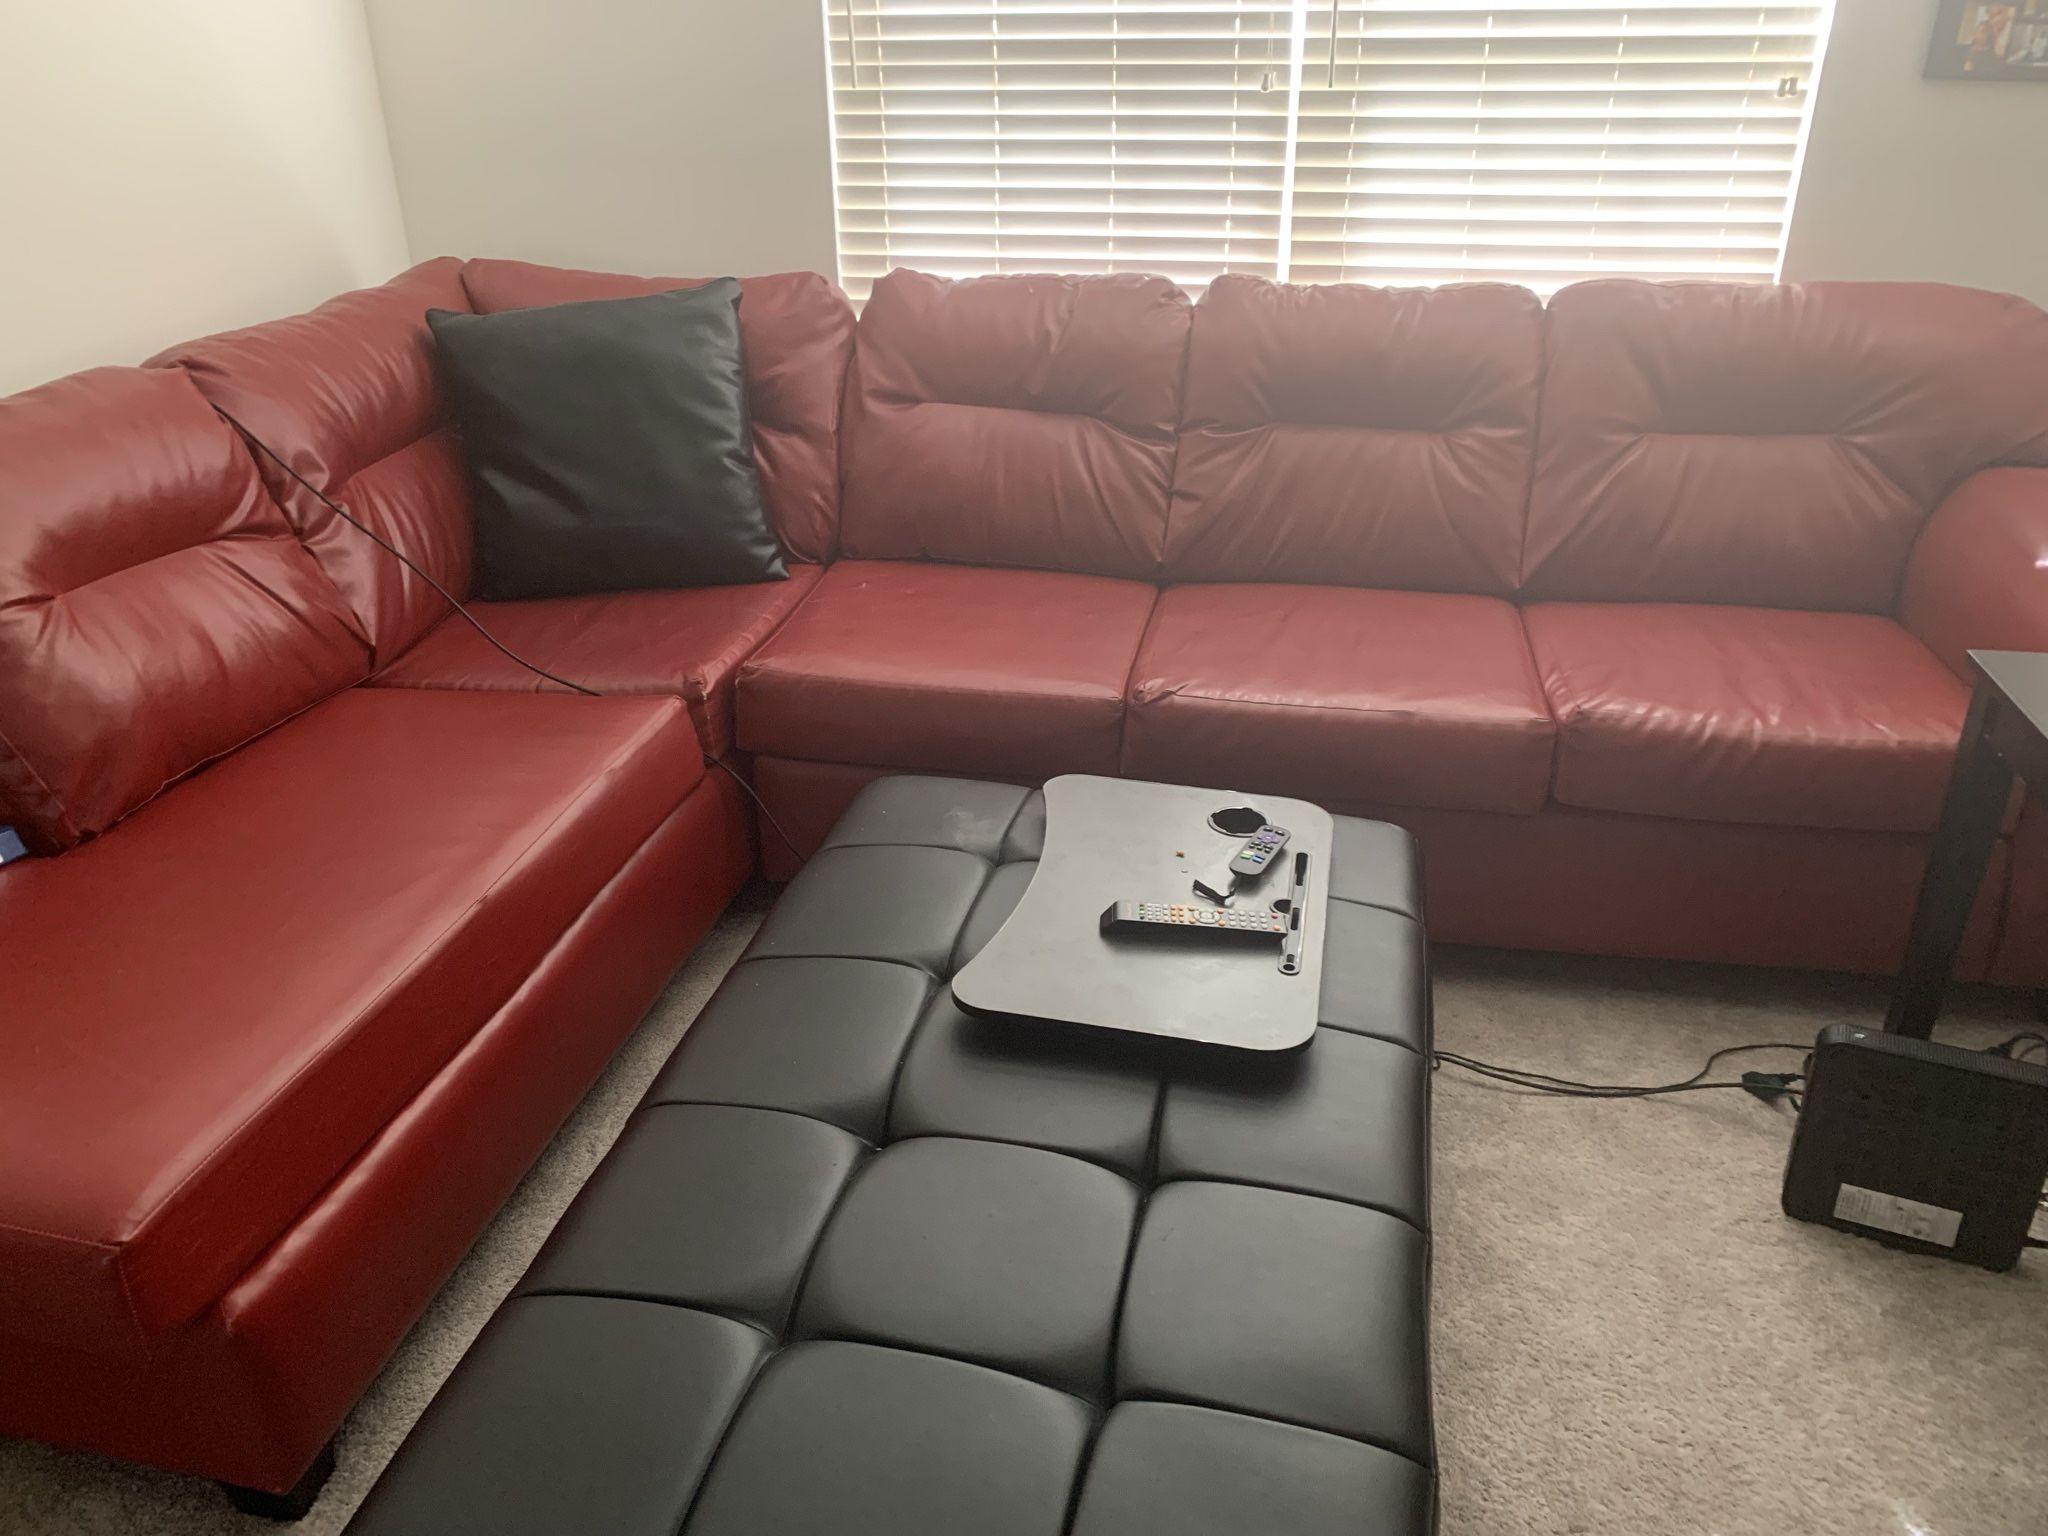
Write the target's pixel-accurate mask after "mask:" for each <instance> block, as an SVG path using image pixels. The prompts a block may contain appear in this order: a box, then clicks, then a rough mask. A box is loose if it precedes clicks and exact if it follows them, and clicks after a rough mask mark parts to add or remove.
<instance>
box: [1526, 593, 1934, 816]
mask: <svg viewBox="0 0 2048 1536" xmlns="http://www.w3.org/2000/svg"><path fill="white" fill-rule="evenodd" d="M1523 619H1524V622H1525V623H1526V624H1527V625H1528V628H1529V643H1530V645H1531V647H1532V648H1533V649H1534V651H1535V654H1536V665H1537V669H1538V671H1539V672H1540V673H1541V674H1542V677H1543V686H1544V689H1545V691H1546V692H1547V693H1548V695H1549V698H1550V707H1551V709H1552V711H1553V712H1554V713H1555V714H1556V716H1557V721H1558V745H1557V780H1556V787H1555V790H1554V794H1555V796H1556V798H1557V799H1558V800H1559V801H1560V802H1562V803H1563V804H1565V805H1576V806H1583V807H1585V808H1586V809H1588V810H1600V811H1635V812H1639V813H1641V814H1644V815H1649V816H1676V817H1681V818H1686V819H1691V820H1699V821H1741V822H1762V823H1768V824H1778V825H1785V826H1802V827H1829V828H1864V829H1868V830H1871V831H1878V832H1920V831H1925V830H1927V829H1929V828H1931V827H1932V826H1933V825H1934V822H1935V818H1936V816H1937V815H1938V813H1939V811H1940V808H1941V796H1942V791H1943V790H1944V789H1945V788H1946V786H1947V784H1948V775H1949V768H1950V765H1951V761H1952V760H1953V758H1954V756H1955V748H1956V739H1957V737H1958V736H1959V735H1960V734H1961V732H1962V725H1963V713H1964V711H1965V709H1966V708H1967V706H1968V704H1969V690H1968V689H1967V688H1966V687H1965V686H1964V685H1963V684H1962V683H1961V682H1960V681H1958V680H1957V678H1956V676H1955V674H1954V673H1952V672H1951V671H1949V669H1948V668H1947V667H1945V666H1943V665H1942V664H1941V662H1940V661H1939V660H1937V659H1936V658H1935V656H1934V654H1933V653H1932V652H1931V651H1929V650H1928V649H1927V648H1926V647H1925V646H1924V645H1922V644H1921V643H1920V642H1919V641H1918V640H1915V639H1914V638H1913V637H1912V636H1911V635H1909V634H1907V633H1906V632H1905V631H1904V630H1903V629H1901V628H1899V626H1898V625H1897V624H1895V623H1893V622H1892V621H1891V620H1890V619H1886V618H1880V617H1878V616H1876V615H1874V614H1857V613H1797V612H1788V611H1782V610H1777V609H1761V608H1722V607H1694V606H1688V605H1682V604H1669V605H1640V604H1604V603H1592V604H1578V603H1539V604H1536V605H1534V606H1532V607H1530V608H1529V609H1527V610H1526V612H1525V613H1524V615H1523Z"/></svg>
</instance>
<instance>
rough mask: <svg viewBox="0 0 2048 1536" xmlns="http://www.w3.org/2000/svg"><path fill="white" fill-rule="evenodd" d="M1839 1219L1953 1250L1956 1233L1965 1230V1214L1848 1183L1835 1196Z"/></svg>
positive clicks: (1836, 1217) (1836, 1216)
mask: <svg viewBox="0 0 2048 1536" xmlns="http://www.w3.org/2000/svg"><path fill="white" fill-rule="evenodd" d="M1835 1220H1837V1221H1853V1222H1855V1223H1856V1225H1857V1226H1859V1227H1875V1228H1876V1229H1877V1230H1878V1231H1880V1232H1893V1233H1896V1234H1897V1235H1898V1236H1900V1237H1910V1238H1912V1239H1914V1240H1915V1241H1916V1242H1922V1243H1939V1244H1940V1245H1941V1246H1942V1247H1944V1248H1953V1247H1955V1245H1956V1233H1957V1232H1958V1231H1960V1230H1961V1229H1962V1225H1963V1213H1962V1212H1961V1211H1951V1210H1948V1209H1947V1208H1946V1207H1943V1206H1939V1205H1928V1204H1925V1203H1924V1202H1922V1201H1919V1200H1902V1199H1900V1198H1899V1197H1898V1196H1897V1195H1888V1194H1886V1193H1884V1191H1882V1190H1878V1189H1864V1188H1863V1187H1862V1186H1861V1185H1857V1184H1844V1185H1843V1186H1842V1188H1841V1190H1840V1192H1839V1193H1837V1194H1836V1196H1835Z"/></svg>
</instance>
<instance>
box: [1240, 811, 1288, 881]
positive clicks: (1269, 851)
mask: <svg viewBox="0 0 2048 1536" xmlns="http://www.w3.org/2000/svg"><path fill="white" fill-rule="evenodd" d="M1286 846H1287V829H1286V828H1285V827H1276V826H1274V825H1273V824H1272V823H1271V822H1268V823H1266V825H1265V826H1263V827H1261V828H1259V830H1258V831H1256V832H1254V833H1253V834H1252V835H1251V838H1250V840H1249V841H1248V842H1246V843H1245V845H1244V846H1243V847H1242V848H1240V849H1238V850H1237V857H1236V858H1234V859H1232V860H1231V861H1230V872H1231V873H1232V874H1233V875H1236V876H1237V877H1238V878H1239V879H1241V880H1255V879H1257V878H1258V877H1259V876H1260V875H1263V874H1264V873H1265V872H1266V870H1267V869H1268V867H1270V866H1271V864H1272V862H1273V860H1275V859H1277V858H1279V857H1280V850H1281V849H1282V848H1285V847H1286Z"/></svg>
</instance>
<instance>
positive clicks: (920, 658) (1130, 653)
mask: <svg viewBox="0 0 2048 1536" xmlns="http://www.w3.org/2000/svg"><path fill="white" fill-rule="evenodd" d="M1152 600H1153V589H1152V588H1151V587H1149V586H1146V585H1143V584H1141V583H1138V582H1132V581H1115V580H1111V579H1110V578H1108V577H1102V576H1071V575H1064V574H1061V573H1059V572H1054V571H1011V570H995V569H990V568H987V567H979V566H957V565H938V564H927V563H922V562H901V561H877V560H843V561H841V562H840V563H839V564H837V565H835V566H833V567H832V568H831V569H830V570H829V571H827V572H826V573H825V577H824V579H823V580H822V581H820V582H819V583H818V586H817V590H816V591H814V592H813V593H812V594H811V597H810V600H809V601H808V602H806V603H805V604H804V605H803V607H802V608H800V609H798V610H797V613H796V616H795V617H794V618H792V619H791V620H790V621H789V622H788V623H787V624H785V625H784V626H783V628H782V631H781V633H779V634H778V635H776V637H775V638H774V639H773V640H771V641H769V642H768V644H767V645H765V646H763V647H762V648H761V649H760V650H759V651H758V652H756V653H755V655H754V656H753V657H752V658H751V659H750V660H749V661H747V662H746V663H745V664H744V665H743V666H742V668H741V670H740V717H739V741H740V745H741V746H742V747H744V748H745V749H746V750H747V751H749V752H765V753H771V754H774V755H776V756H780V757H792V758H809V759H814V760H817V761H822V762H837V763H874V764H886V765H889V766H894V767H908V768H915V769H939V770H948V771H952V772H956V773H986V774H992V775H994V776H996V777H999V778H1011V777H1023V778H1030V779H1038V778H1044V777H1046V776H1048V775H1051V774H1056V773H1115V772H1116V771H1117V749H1118V744H1119V741H1120V739H1121V736H1122V730H1123V714H1124V688H1125V684H1126V681H1127V680H1128V678H1129V676H1130V670H1131V661H1132V658H1133V657H1135V656H1136V655H1137V652H1138V640H1139V637H1140V636H1142V635H1143V634H1144V632H1145V620H1146V618H1147V616H1148V615H1149V614H1150V613H1151V611H1152Z"/></svg>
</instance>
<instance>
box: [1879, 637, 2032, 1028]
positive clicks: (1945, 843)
mask: <svg viewBox="0 0 2048 1536" xmlns="http://www.w3.org/2000/svg"><path fill="white" fill-rule="evenodd" d="M1970 661H1971V664H1972V665H1973V666H1974V667H1975V668H1976V671H1977V688H1976V692H1975V694H1974V695H1973V696H1972V697H1971V700H1970V715H1969V718H1968V719H1967V720H1965V721H1964V722H1963V739H1962V741H1961V743H1960V744H1959V745H1958V746H1957V747H1956V767H1955V776H1954V777H1953V778H1951V779H1950V780H1949V785H1948V797H1947V798H1946V799H1945V800H1943V801H1942V804H1941V823H1940V825H1939V826H1938V827H1936V829H1935V833H1934V850H1933V852H1931V853H1930V854H1929V855H1928V857H1927V874H1926V875H1925V877H1924V878H1923V879H1922V880H1921V882H1920V900H1919V903H1918V905H1917V906H1915V907H1914V909H1913V932H1912V936H1911V937H1910V938H1909V939H1908V940H1907V941H1906V963H1905V966H1904V967H1903V968H1902V969H1901V970H1900V972H1899V980H1898V985H1897V987H1896V988H1895V989H1894V990H1893V992H1892V1006H1891V1012H1890V1014H1889V1015H1888V1016H1887V1017H1886V1019H1885V1025H1884V1027H1885V1029H1886V1030H1887V1031H1889V1032H1890V1033H1892V1034H1895V1035H1911V1036H1913V1037H1914V1038H1915V1039H1918V1040H1925V1039H1926V1038H1927V1036H1928V1035H1929V1034H1930V1033H1931V1032H1932V1031H1933V1029H1934V1019H1935V1015H1936V1014H1938V1013H1940V1012H1941V995H1942V993H1943V992H1944V991H1945V990H1947V987H1948V981H1949V974H1950V972H1951V971H1953V970H1954V968H1955V962H1956V950H1957V949H1958V948H1959V947H1960V946H1961V944H1962V942H1963V929H1964V927H1965V926H1966V925H1967V924H1968V923H1969V920H1970V908H1971V907H1972V906H1973V905H1974V904H1975V902H1976V899H1977V888H1978V887H1979V886H1980V885H1982V884H1983V883H1984V871H1985V868H1986V867H1987V866H1988V865H1989V864H1990V862H1991V850H1992V849H1993V848H1994V847H1995V846H1996V845H1997V842H1998V832H1999V828H2000V826H2001V824H2002V823H2003V822H2004V820H2005V808H2006V805H2007V804H2008V802H2009V801H2010V800H2011V798H2012V784H2013V780H2014V779H2015V778H2019V779H2024V780H2026V781H2027V782H2028V783H2030V784H2033V785H2036V786H2038V787H2040V788H2042V789H2044V790H2048V655H2037V654H2035V653H2033V652H2029V651H1972V652H1970Z"/></svg>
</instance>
